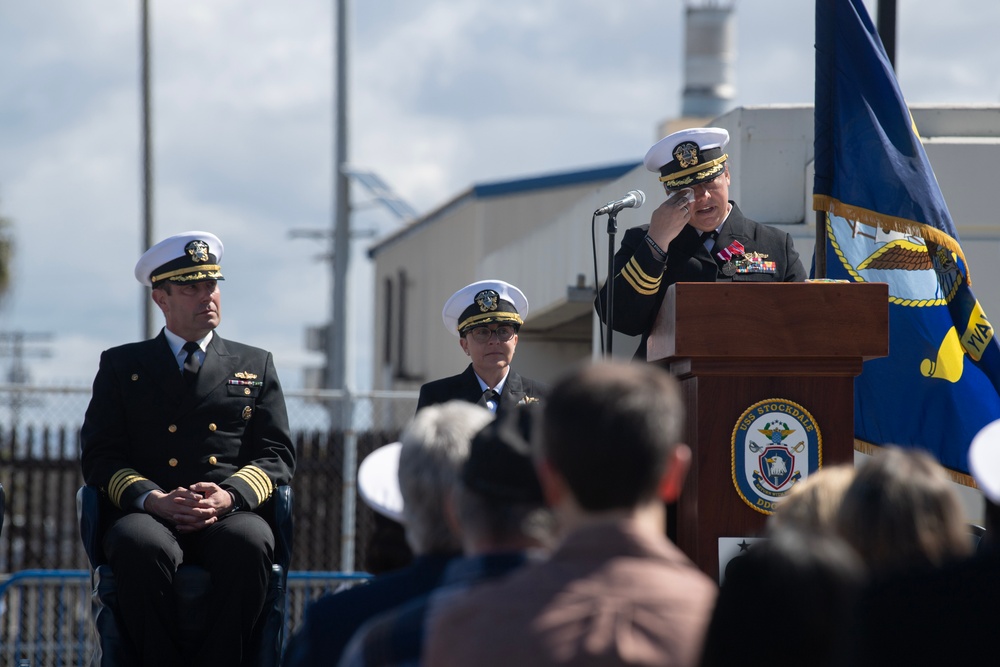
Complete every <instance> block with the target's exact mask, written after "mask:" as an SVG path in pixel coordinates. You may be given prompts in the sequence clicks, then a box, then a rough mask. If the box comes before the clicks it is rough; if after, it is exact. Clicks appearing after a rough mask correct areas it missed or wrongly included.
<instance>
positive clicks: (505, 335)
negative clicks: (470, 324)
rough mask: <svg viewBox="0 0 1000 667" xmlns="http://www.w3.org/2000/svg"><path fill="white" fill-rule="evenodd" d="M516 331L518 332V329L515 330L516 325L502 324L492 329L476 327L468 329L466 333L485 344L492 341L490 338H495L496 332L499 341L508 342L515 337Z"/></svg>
mask: <svg viewBox="0 0 1000 667" xmlns="http://www.w3.org/2000/svg"><path fill="white" fill-rule="evenodd" d="M515 333H517V331H515V330H514V327H512V326H508V325H506V324H502V325H500V326H498V327H497V328H496V329H490V328H489V327H476V328H475V329H470V330H469V331H467V332H466V335H467V336H471V337H472V340H474V341H476V342H477V343H479V344H481V345H485V344H486V343H488V342H490V339H491V338H493V335H494V334H496V337H497V340H498V341H499V342H501V343H506V342H507V341H509V340H510V339H511V338H513V337H514V334H515Z"/></svg>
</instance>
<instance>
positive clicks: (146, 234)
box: [139, 0, 154, 339]
mask: <svg viewBox="0 0 1000 667" xmlns="http://www.w3.org/2000/svg"><path fill="white" fill-rule="evenodd" d="M140 13H141V23H142V28H141V36H140V44H141V46H140V48H141V51H142V54H141V60H142V229H143V236H142V248H140V250H139V252H140V253H143V252H146V250H148V249H149V248H150V247H152V245H153V138H152V133H153V131H152V121H151V117H152V112H151V111H150V103H149V97H150V94H149V3H148V0H142V4H141V7H140ZM140 289H141V290H142V291H141V294H142V302H141V303H142V309H141V310H140V311H139V312H141V313H142V333H143V336H142V337H143V339H149V338H152V337H153V331H154V324H153V300H152V299H150V298H149V293H148V292H147V290H146V289H145V288H140Z"/></svg>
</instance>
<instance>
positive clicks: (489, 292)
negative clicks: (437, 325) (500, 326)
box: [441, 280, 528, 336]
mask: <svg viewBox="0 0 1000 667" xmlns="http://www.w3.org/2000/svg"><path fill="white" fill-rule="evenodd" d="M527 317H528V299H527V298H526V297H525V296H524V293H523V292H522V291H521V290H519V289H518V288H516V287H514V286H513V285H511V284H510V283H507V282H504V281H503V280H480V281H478V282H474V283H472V284H471V285H466V286H465V287H463V288H462V289H460V290H458V291H457V292H455V293H454V294H452V295H451V297H450V298H449V299H448V301H446V302H445V304H444V309H443V310H442V311H441V319H442V320H443V321H444V326H445V328H446V329H447V330H448V331H450V332H451V334H452V335H453V336H460V335H461V334H463V333H464V332H466V331H467V330H469V329H471V328H472V327H477V326H482V325H484V324H490V323H492V322H501V323H505V324H513V325H515V326H517V327H520V326H521V325H522V324H524V320H525V319H526V318H527Z"/></svg>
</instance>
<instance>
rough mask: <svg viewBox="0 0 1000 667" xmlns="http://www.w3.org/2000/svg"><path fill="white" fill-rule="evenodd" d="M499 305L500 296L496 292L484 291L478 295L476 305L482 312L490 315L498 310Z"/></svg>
mask: <svg viewBox="0 0 1000 667" xmlns="http://www.w3.org/2000/svg"><path fill="white" fill-rule="evenodd" d="M499 303H500V295H499V294H498V293H497V292H496V291H495V290H491V289H484V290H483V291H482V292H480V293H479V294H477V295H476V304H478V305H479V311H480V312H483V313H488V312H489V311H491V310H496V309H497V305H498V304H499Z"/></svg>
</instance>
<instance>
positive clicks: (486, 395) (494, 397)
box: [477, 389, 500, 410]
mask: <svg viewBox="0 0 1000 667" xmlns="http://www.w3.org/2000/svg"><path fill="white" fill-rule="evenodd" d="M487 401H493V403H494V404H499V402H500V394H498V393H496V392H495V391H493V390H492V389H487V390H486V391H484V392H483V395H482V396H480V397H479V401H478V402H477V404H478V405H481V406H483V407H484V408H486V409H487V410H489V408H490V406H489V404H488V403H487Z"/></svg>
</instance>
